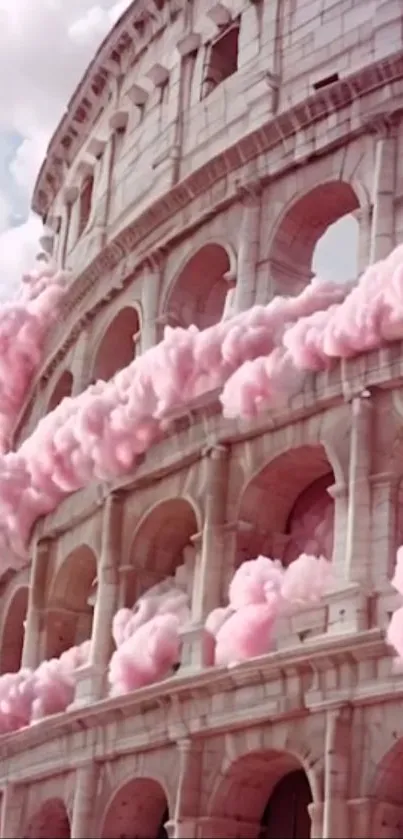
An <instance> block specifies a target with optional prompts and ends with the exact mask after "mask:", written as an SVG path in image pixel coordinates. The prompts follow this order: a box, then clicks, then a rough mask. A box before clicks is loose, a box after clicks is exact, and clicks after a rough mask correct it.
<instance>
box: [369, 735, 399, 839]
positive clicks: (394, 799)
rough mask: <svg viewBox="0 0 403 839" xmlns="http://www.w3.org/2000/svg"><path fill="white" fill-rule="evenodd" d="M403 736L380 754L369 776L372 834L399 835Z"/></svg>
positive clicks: (395, 838) (397, 837)
mask: <svg viewBox="0 0 403 839" xmlns="http://www.w3.org/2000/svg"><path fill="white" fill-rule="evenodd" d="M402 766H403V738H400V739H399V740H397V741H396V742H395V743H394V745H393V746H391V747H390V748H389V749H388V750H387V751H386V752H385V753H384V755H383V757H382V758H381V760H380V761H379V763H378V764H377V766H376V769H375V772H374V774H373V777H372V780H370V788H369V794H370V798H371V799H372V801H373V814H372V818H373V836H380V837H385V839H390V837H393V839H403V790H402V783H401V777H402V776H401V771H402Z"/></svg>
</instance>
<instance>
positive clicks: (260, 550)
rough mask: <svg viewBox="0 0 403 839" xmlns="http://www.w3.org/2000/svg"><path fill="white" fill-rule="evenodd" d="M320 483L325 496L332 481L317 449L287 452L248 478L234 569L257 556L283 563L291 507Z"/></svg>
mask: <svg viewBox="0 0 403 839" xmlns="http://www.w3.org/2000/svg"><path fill="white" fill-rule="evenodd" d="M320 479H322V484H323V486H322V484H321V485H319V486H320V489H321V491H322V492H323V493H324V494H325V493H326V495H327V487H328V486H329V485H330V484H331V483H333V482H334V477H333V471H332V467H331V465H330V463H329V460H328V458H327V455H326V452H325V450H324V448H323V446H321V445H305V446H300V447H298V448H293V449H289V450H288V451H286V452H283V453H282V454H280V455H279V456H278V457H276V458H274V459H273V460H272V461H271V462H270V463H268V464H267V465H266V466H264V467H263V469H262V470H261V471H260V472H258V474H257V475H255V476H254V477H253V478H252V480H251V481H250V482H249V483H248V484H247V486H246V487H245V489H244V492H243V494H242V499H241V504H240V507H239V515H238V518H239V522H240V527H239V532H238V537H237V565H240V564H241V563H242V562H244V561H245V560H247V559H253V558H255V557H256V556H258V555H259V554H263V555H264V556H268V557H271V558H272V559H284V552H285V549H286V547H287V542H288V541H289V539H288V535H287V534H288V531H289V519H290V514H292V511H293V508H294V505H295V504H296V502H297V499H299V498H301V495H302V494H303V493H304V492H305V491H306V490H307V489H308V488H309V487H311V486H312V484H313V483H314V482H315V481H318V480H320ZM296 509H297V512H298V508H296Z"/></svg>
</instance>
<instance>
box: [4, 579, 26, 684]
mask: <svg viewBox="0 0 403 839" xmlns="http://www.w3.org/2000/svg"><path fill="white" fill-rule="evenodd" d="M27 609H28V586H22V587H21V588H19V589H17V591H16V592H15V594H14V595H13V597H12V600H11V603H10V605H9V607H8V610H7V614H6V618H5V621H4V624H3V636H2V639H1V651H0V673H17V672H18V670H19V669H20V667H21V655H22V648H23V644H24V621H25V618H26V615H27Z"/></svg>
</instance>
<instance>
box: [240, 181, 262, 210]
mask: <svg viewBox="0 0 403 839" xmlns="http://www.w3.org/2000/svg"><path fill="white" fill-rule="evenodd" d="M235 189H236V194H237V197H238V198H239V200H240V201H241V202H242V204H244V206H246V207H255V206H258V205H259V202H260V198H261V195H262V192H263V186H262V182H261V180H260V179H259V178H254V179H251V180H250V181H244V182H242V181H237V182H236V185H235Z"/></svg>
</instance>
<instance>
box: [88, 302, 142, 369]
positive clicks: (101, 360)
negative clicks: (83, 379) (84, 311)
mask: <svg viewBox="0 0 403 839" xmlns="http://www.w3.org/2000/svg"><path fill="white" fill-rule="evenodd" d="M139 331H140V318H139V314H138V311H137V309H136V308H135V307H134V306H125V307H124V308H123V309H121V310H120V311H119V312H118V313H117V314H116V315H115V317H114V318H113V319H112V321H111V322H110V323H109V325H108V326H107V328H106V329H105V332H104V334H103V336H102V338H101V340H100V342H99V345H98V349H97V350H96V353H95V358H94V362H93V365H92V380H93V381H97V380H98V379H102V380H103V381H108V380H109V379H111V378H112V377H113V376H114V375H115V374H116V373H118V371H119V370H123V368H124V367H127V365H128V364H130V363H131V362H132V361H133V359H134V357H135V342H134V336H135V335H137V334H138V333H139Z"/></svg>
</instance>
